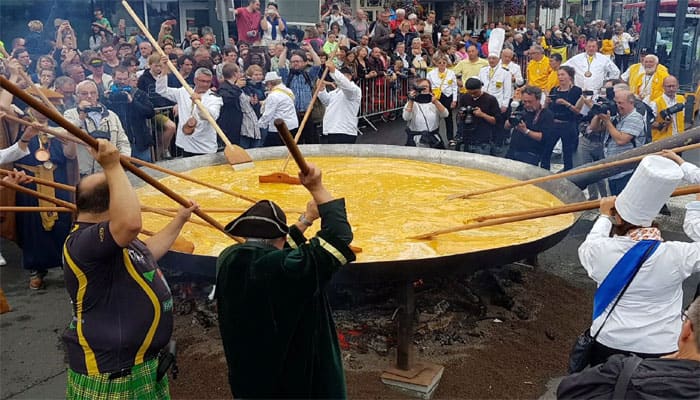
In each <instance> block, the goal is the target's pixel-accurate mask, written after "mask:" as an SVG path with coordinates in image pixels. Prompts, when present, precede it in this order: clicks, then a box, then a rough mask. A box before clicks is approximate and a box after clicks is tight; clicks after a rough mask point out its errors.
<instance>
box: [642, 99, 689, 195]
mask: <svg viewBox="0 0 700 400" xmlns="http://www.w3.org/2000/svg"><path fill="white" fill-rule="evenodd" d="M661 96H662V97H663V99H664V101H665V102H666V108H670V107H671V106H673V105H675V104H676V96H673V97H668V96H666V93H664V94H662V95H661ZM644 103H646V104H647V105H648V106H649V107H650V108H651V110H652V111H654V115H659V110H657V108H658V107H656V102H655V101H650V100H649V101H646V100H645V101H644ZM671 124H672V125H673V136H676V135H678V124H676V116H675V115H674V116H672V117H671ZM699 182H700V181H699Z"/></svg>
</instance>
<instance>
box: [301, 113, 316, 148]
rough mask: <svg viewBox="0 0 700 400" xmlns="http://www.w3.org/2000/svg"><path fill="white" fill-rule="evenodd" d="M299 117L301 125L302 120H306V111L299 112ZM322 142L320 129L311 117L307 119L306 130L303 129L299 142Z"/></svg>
mask: <svg viewBox="0 0 700 400" xmlns="http://www.w3.org/2000/svg"><path fill="white" fill-rule="evenodd" d="M297 118H298V119H299V125H301V121H303V120H304V113H303V112H302V113H300V112H297ZM319 143H321V140H320V137H319V134H318V131H317V130H316V124H315V123H314V121H312V120H311V116H310V115H309V119H308V120H306V125H304V130H302V131H301V137H300V138H299V144H319Z"/></svg>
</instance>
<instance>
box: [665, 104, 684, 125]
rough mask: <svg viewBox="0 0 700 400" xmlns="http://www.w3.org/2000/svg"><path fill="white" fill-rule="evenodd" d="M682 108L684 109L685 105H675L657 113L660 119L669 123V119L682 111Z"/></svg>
mask: <svg viewBox="0 0 700 400" xmlns="http://www.w3.org/2000/svg"><path fill="white" fill-rule="evenodd" d="M684 108H685V104H683V103H676V104H674V105H672V106H671V107H669V108H667V109H665V110H661V111H660V112H659V115H661V118H663V119H664V120H666V121H670V120H671V117H673V115H674V114H677V113H679V112H681V111H683V109H684Z"/></svg>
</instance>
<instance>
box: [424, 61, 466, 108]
mask: <svg viewBox="0 0 700 400" xmlns="http://www.w3.org/2000/svg"><path fill="white" fill-rule="evenodd" d="M425 79H427V80H429V81H430V87H432V88H433V89H437V88H440V91H441V93H442V94H443V95H444V96H447V97H452V101H457V97H458V95H459V88H458V87H457V76H456V75H455V73H454V72H453V71H452V70H449V69H445V78H444V79H443V78H440V71H438V69H437V68H433V69H432V70H431V71H430V72H428V75H426V77H425Z"/></svg>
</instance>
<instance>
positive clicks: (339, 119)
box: [318, 69, 362, 136]
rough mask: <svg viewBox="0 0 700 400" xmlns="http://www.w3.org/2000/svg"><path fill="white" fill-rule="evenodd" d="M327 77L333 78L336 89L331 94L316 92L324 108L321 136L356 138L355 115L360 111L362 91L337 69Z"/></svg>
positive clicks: (322, 91) (323, 91)
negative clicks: (350, 136)
mask: <svg viewBox="0 0 700 400" xmlns="http://www.w3.org/2000/svg"><path fill="white" fill-rule="evenodd" d="M329 75H331V76H332V77H333V80H334V81H335V85H336V89H335V90H333V91H331V92H327V91H325V90H321V91H320V92H318V99H319V100H321V102H322V103H323V105H325V106H326V112H325V114H324V115H323V134H324V135H328V134H329V133H342V134H344V135H352V136H357V113H358V112H359V111H360V102H361V101H362V90H361V89H360V87H359V86H357V85H356V84H355V83H353V82H350V81H349V80H348V78H346V77H345V75H343V74H341V73H340V71H338V70H337V69H336V70H335V71H334V72H333V73H332V74H329Z"/></svg>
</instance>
